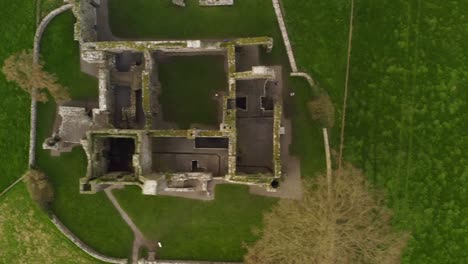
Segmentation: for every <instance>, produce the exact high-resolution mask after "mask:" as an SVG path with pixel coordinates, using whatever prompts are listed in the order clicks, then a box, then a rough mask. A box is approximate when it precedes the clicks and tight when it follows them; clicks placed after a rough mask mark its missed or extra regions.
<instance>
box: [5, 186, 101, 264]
mask: <svg viewBox="0 0 468 264" xmlns="http://www.w3.org/2000/svg"><path fill="white" fill-rule="evenodd" d="M0 212H1V214H0V247H1V248H2V250H0V259H1V262H2V263H71V262H70V261H71V260H72V262H73V263H76V264H81V263H83V264H85V263H86V264H87V263H101V262H98V261H97V260H95V259H94V258H92V257H91V256H89V255H87V254H86V253H85V252H83V251H81V250H80V249H79V248H78V247H76V246H75V245H74V244H73V243H71V242H70V241H69V240H68V239H66V238H65V236H63V235H62V233H60V231H59V230H58V229H57V228H56V227H55V226H54V225H53V224H52V222H50V220H49V219H48V217H47V215H45V214H44V213H43V212H42V211H41V209H39V208H38V207H37V205H36V204H35V203H34V202H33V201H32V200H31V199H30V198H29V195H28V193H27V190H26V187H25V185H23V184H19V185H17V186H15V187H14V188H13V189H12V190H11V191H10V192H9V193H8V194H7V195H6V196H4V197H2V198H0Z"/></svg>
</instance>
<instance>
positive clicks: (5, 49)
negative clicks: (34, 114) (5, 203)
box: [0, 1, 35, 190]
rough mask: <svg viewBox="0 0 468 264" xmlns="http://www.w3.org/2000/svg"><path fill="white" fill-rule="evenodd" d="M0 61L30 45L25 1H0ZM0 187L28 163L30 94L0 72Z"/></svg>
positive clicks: (29, 6)
mask: <svg viewBox="0 0 468 264" xmlns="http://www.w3.org/2000/svg"><path fill="white" fill-rule="evenodd" d="M0 10H2V15H1V16H0V23H1V24H2V25H3V26H2V37H1V39H0V47H1V48H0V65H1V67H3V61H4V60H5V59H6V58H7V57H8V56H9V55H11V54H12V53H15V52H18V51H20V50H23V49H31V48H32V45H33V37H34V29H35V22H34V5H33V3H32V2H31V3H30V2H28V1H18V2H16V1H15V2H9V1H0ZM0 91H1V95H2V96H0V109H2V111H1V112H0V124H1V125H0V138H1V139H2V140H0V153H2V155H1V156H0V171H2V175H1V176H0V190H3V189H5V188H6V187H7V186H8V185H10V184H11V183H12V182H14V181H15V180H16V179H17V178H19V177H20V176H21V175H22V174H23V173H24V172H25V170H26V168H27V164H28V145H29V111H30V110H29V109H30V104H31V101H30V96H29V95H28V94H27V93H26V92H24V91H23V90H21V89H20V88H19V87H17V86H16V84H14V83H9V82H7V81H6V80H5V76H4V75H3V74H2V73H0Z"/></svg>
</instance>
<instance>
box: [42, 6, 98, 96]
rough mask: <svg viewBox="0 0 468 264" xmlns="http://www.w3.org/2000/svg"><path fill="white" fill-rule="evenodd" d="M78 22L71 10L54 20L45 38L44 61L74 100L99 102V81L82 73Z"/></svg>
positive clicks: (43, 47)
mask: <svg viewBox="0 0 468 264" xmlns="http://www.w3.org/2000/svg"><path fill="white" fill-rule="evenodd" d="M74 23H75V17H74V16H73V14H72V12H71V11H70V12H65V13H63V14H61V15H59V16H57V17H56V18H54V20H53V21H52V22H51V23H50V24H49V26H48V27H47V29H46V31H45V32H44V35H43V38H42V46H41V55H42V59H43V60H44V62H45V69H46V70H47V71H49V72H51V73H54V74H55V75H56V76H57V77H58V79H59V82H60V83H61V84H62V85H64V86H65V87H67V88H68V91H69V92H70V96H71V98H73V100H86V99H95V100H97V97H98V81H97V79H96V78H95V77H92V76H90V75H88V74H85V73H83V72H81V70H80V53H79V43H78V42H77V41H74V40H73V24H74Z"/></svg>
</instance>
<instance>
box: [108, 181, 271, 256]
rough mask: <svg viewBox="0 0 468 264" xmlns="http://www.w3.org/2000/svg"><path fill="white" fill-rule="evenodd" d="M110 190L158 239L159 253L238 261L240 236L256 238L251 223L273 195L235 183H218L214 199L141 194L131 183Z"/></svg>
mask: <svg viewBox="0 0 468 264" xmlns="http://www.w3.org/2000/svg"><path fill="white" fill-rule="evenodd" d="M114 194H115V196H116V197H117V199H118V200H119V202H120V204H121V205H122V206H123V208H124V209H125V210H126V211H127V212H128V214H129V215H130V216H131V217H132V219H133V220H134V222H135V224H136V225H137V226H138V227H139V228H140V229H141V230H142V232H143V233H144V234H145V235H146V236H147V237H148V238H150V239H154V240H157V241H160V242H161V243H162V245H163V247H162V248H160V249H159V250H158V255H159V256H160V257H161V258H162V259H189V260H190V259H194V260H209V261H241V260H242V256H243V255H244V254H245V249H244V248H243V247H242V242H246V243H252V242H253V241H255V240H256V239H257V237H256V236H254V235H253V234H252V232H251V231H252V228H254V227H257V228H258V227H260V226H261V222H262V214H263V213H264V212H265V211H267V210H269V209H270V208H271V206H272V205H273V204H274V203H275V201H276V199H273V198H267V197H261V196H254V195H250V194H249V193H248V187H246V186H235V185H219V186H217V187H216V199H215V200H214V201H208V202H207V201H194V200H189V199H183V198H174V197H152V196H143V195H142V194H141V189H139V188H136V187H127V188H126V189H124V190H115V191H114Z"/></svg>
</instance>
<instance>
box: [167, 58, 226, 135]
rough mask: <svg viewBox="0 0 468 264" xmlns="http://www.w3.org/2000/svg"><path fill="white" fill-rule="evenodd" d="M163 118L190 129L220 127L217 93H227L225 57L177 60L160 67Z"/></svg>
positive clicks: (174, 59) (170, 60) (170, 59)
mask: <svg viewBox="0 0 468 264" xmlns="http://www.w3.org/2000/svg"><path fill="white" fill-rule="evenodd" d="M159 78H160V81H161V85H162V88H161V89H162V92H161V97H160V101H161V104H162V111H163V117H164V119H165V120H166V121H168V122H175V123H177V124H178V125H179V127H180V128H183V129H187V128H189V127H190V124H194V123H199V124H206V125H216V124H217V123H218V113H219V111H221V110H220V109H218V108H219V104H218V102H217V101H216V100H214V95H215V93H217V92H219V91H227V85H228V84H227V80H226V72H225V71H224V57H223V56H175V57H169V59H168V61H165V62H164V63H162V64H160V65H159Z"/></svg>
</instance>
